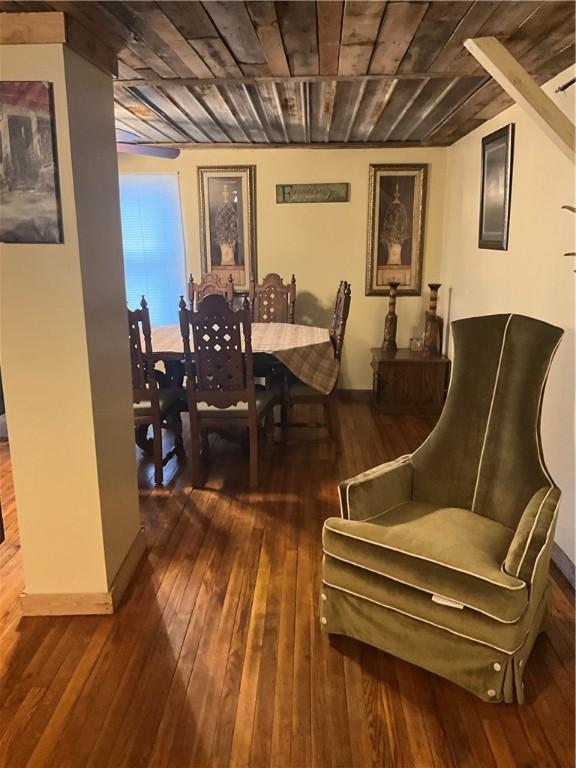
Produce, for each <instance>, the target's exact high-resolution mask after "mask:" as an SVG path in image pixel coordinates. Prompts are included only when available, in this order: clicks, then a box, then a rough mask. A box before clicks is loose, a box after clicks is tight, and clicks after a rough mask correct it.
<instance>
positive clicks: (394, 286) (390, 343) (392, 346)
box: [382, 280, 400, 352]
mask: <svg viewBox="0 0 576 768" xmlns="http://www.w3.org/2000/svg"><path fill="white" fill-rule="evenodd" d="M388 285H389V286H390V300H389V302H388V314H387V315H386V320H385V322H384V341H383V342H382V352H396V350H397V349H398V347H397V346H396V326H397V324H398V315H397V314H396V297H397V295H398V286H399V285H400V283H396V282H394V281H393V280H391V281H390V282H389V283H388Z"/></svg>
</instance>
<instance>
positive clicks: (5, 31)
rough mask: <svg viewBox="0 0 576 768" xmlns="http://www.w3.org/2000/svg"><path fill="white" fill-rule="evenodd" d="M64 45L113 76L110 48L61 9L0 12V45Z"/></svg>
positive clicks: (112, 54)
mask: <svg viewBox="0 0 576 768" xmlns="http://www.w3.org/2000/svg"><path fill="white" fill-rule="evenodd" d="M42 43H60V44H66V45H68V46H69V47H70V48H72V50H74V51H76V53H78V54H80V56H83V57H84V58H85V59H87V60H88V61H90V62H91V63H92V64H95V65H96V66H97V67H99V68H100V69H102V70H104V71H105V72H107V73H108V74H112V75H116V74H117V72H118V64H117V61H116V55H115V53H114V51H112V50H111V49H110V48H107V47H106V46H105V45H104V44H103V43H101V42H100V41H99V40H97V39H95V38H94V37H92V36H91V35H90V34H89V33H88V32H87V31H86V30H85V29H84V27H82V26H80V25H79V24H78V23H76V22H75V21H74V19H72V18H70V17H69V16H66V14H64V13H62V12H61V11H40V12H37V13H0V45H38V44H42Z"/></svg>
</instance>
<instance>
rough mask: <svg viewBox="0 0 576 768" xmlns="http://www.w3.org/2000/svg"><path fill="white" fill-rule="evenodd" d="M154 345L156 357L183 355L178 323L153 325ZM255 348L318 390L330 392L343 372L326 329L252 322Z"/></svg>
mask: <svg viewBox="0 0 576 768" xmlns="http://www.w3.org/2000/svg"><path fill="white" fill-rule="evenodd" d="M152 348H153V350H154V353H155V356H156V357H162V354H163V353H166V354H169V355H170V356H174V355H175V354H181V350H182V336H181V335H180V328H179V326H177V325H159V326H155V327H153V328H152ZM252 351H253V352H255V353H256V352H263V353H266V354H269V355H274V357H276V358H278V360H280V362H282V363H284V365H285V366H286V367H287V368H288V369H289V370H290V371H291V372H292V373H293V374H294V375H295V376H296V377H297V378H298V379H300V381H303V382H304V383H305V384H308V386H310V387H313V389H317V390H318V391H319V392H322V393H323V394H325V395H327V394H329V393H330V392H331V391H332V389H333V388H334V385H335V384H336V380H337V379H338V373H339V371H340V364H339V362H338V360H336V359H335V358H334V349H333V347H332V342H331V341H330V336H329V334H328V331H327V330H326V328H316V327H314V326H310V325H293V324H291V323H253V324H252Z"/></svg>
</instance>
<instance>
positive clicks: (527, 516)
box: [504, 486, 560, 584]
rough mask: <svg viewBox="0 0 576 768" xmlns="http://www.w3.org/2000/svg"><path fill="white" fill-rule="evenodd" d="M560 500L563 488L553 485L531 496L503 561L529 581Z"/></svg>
mask: <svg viewBox="0 0 576 768" xmlns="http://www.w3.org/2000/svg"><path fill="white" fill-rule="evenodd" d="M559 501H560V490H559V489H558V488H556V487H554V486H549V487H547V488H540V490H538V491H536V493H535V494H534V495H533V496H532V498H531V499H530V501H529V502H528V504H527V505H526V508H525V509H524V512H522V517H521V518H520V522H519V523H518V527H517V528H516V533H515V534H514V538H513V539H512V541H511V542H510V546H509V548H508V553H507V555H506V559H505V561H504V570H505V571H506V573H508V574H510V576H516V577H517V578H519V579H522V581H525V582H526V583H527V584H529V583H530V582H531V581H532V576H533V572H534V568H535V565H536V561H537V558H538V555H539V553H540V551H541V550H542V548H543V547H544V545H545V544H546V540H547V538H548V534H549V531H550V527H551V526H552V525H553V523H554V515H555V513H556V509H557V507H558V502H559Z"/></svg>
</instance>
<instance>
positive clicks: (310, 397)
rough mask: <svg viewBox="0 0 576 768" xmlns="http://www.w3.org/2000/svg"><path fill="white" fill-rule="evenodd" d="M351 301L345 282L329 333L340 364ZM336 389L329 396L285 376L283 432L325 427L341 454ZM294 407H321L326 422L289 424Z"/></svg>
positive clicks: (340, 288)
mask: <svg viewBox="0 0 576 768" xmlns="http://www.w3.org/2000/svg"><path fill="white" fill-rule="evenodd" d="M351 299H352V290H351V286H350V284H349V283H348V282H346V281H345V280H343V281H342V282H341V283H340V286H339V288H338V292H337V294H336V301H335V303H334V313H333V316H332V319H331V321H330V326H329V328H328V332H329V334H330V341H331V342H332V346H333V348H334V357H335V358H336V360H338V361H339V360H340V358H341V356H342V348H343V346H344V336H345V334H346V324H347V322H348V315H349V313H350V302H351ZM336 386H337V382H335V383H334V389H333V390H332V392H330V393H329V394H327V395H325V394H324V393H322V392H319V391H318V390H316V389H314V388H313V387H311V386H309V385H308V384H304V382H302V381H299V380H298V379H296V378H295V377H294V376H292V375H288V376H285V378H284V384H283V393H282V396H281V413H282V417H281V426H282V428H283V429H286V428H288V427H325V428H327V429H328V432H329V434H330V438H331V439H332V440H333V441H334V443H335V446H336V449H337V450H340V430H339V426H338V403H337V399H336ZM295 405H321V406H322V409H323V411H324V421H321V422H307V421H306V422H299V421H290V420H289V418H288V411H289V409H290V408H292V407H293V406H295Z"/></svg>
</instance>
